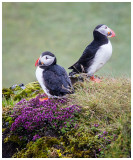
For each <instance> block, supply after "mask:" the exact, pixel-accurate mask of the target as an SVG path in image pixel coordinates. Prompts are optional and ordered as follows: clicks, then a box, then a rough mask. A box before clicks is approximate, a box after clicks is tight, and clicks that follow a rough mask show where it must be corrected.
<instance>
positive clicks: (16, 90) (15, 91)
mask: <svg viewBox="0 0 133 160" xmlns="http://www.w3.org/2000/svg"><path fill="white" fill-rule="evenodd" d="M39 93H43V90H42V89H41V87H40V85H39V83H38V82H37V81H36V82H31V83H29V84H27V85H25V87H24V89H23V88H21V87H20V86H19V85H14V87H10V88H3V89H2V96H3V97H5V98H6V99H7V100H8V99H9V98H11V97H12V98H13V100H14V101H17V100H21V99H22V98H29V99H30V98H33V97H35V96H36V95H37V94H39Z"/></svg>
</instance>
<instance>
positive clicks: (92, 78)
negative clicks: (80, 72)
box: [90, 76, 101, 83]
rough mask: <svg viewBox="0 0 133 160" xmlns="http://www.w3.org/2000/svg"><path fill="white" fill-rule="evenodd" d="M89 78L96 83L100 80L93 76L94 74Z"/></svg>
mask: <svg viewBox="0 0 133 160" xmlns="http://www.w3.org/2000/svg"><path fill="white" fill-rule="evenodd" d="M90 80H91V81H94V82H96V83H100V82H101V80H100V79H99V78H95V77H94V76H91V77H90Z"/></svg>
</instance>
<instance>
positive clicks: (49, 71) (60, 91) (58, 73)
mask: <svg viewBox="0 0 133 160" xmlns="http://www.w3.org/2000/svg"><path fill="white" fill-rule="evenodd" d="M43 69H44V71H43V79H44V85H45V86H46V88H47V89H48V90H49V93H50V94H51V95H53V96H64V95H66V94H70V93H73V92H74V90H73V87H72V84H71V81H70V79H69V77H68V75H67V73H66V71H65V69H64V68H63V67H61V66H59V65H57V64H56V65H52V66H48V67H44V68H43Z"/></svg>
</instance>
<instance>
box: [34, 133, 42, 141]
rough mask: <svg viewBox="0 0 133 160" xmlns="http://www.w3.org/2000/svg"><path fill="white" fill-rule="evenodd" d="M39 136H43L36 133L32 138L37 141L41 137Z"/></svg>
mask: <svg viewBox="0 0 133 160" xmlns="http://www.w3.org/2000/svg"><path fill="white" fill-rule="evenodd" d="M39 138H41V137H40V136H39V135H38V134H36V135H34V136H33V139H32V140H33V141H35V140H36V139H39Z"/></svg>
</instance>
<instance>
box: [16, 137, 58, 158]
mask: <svg viewBox="0 0 133 160" xmlns="http://www.w3.org/2000/svg"><path fill="white" fill-rule="evenodd" d="M58 144H59V140H58V139H57V138H54V137H42V138H40V139H37V140H36V141H35V142H33V141H30V142H29V143H28V144H27V146H26V148H24V149H22V150H21V151H19V152H18V153H16V154H14V156H13V158H48V155H49V154H50V149H51V148H52V147H53V146H54V145H58ZM57 155H58V154H57ZM57 158H58V157H57Z"/></svg>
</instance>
